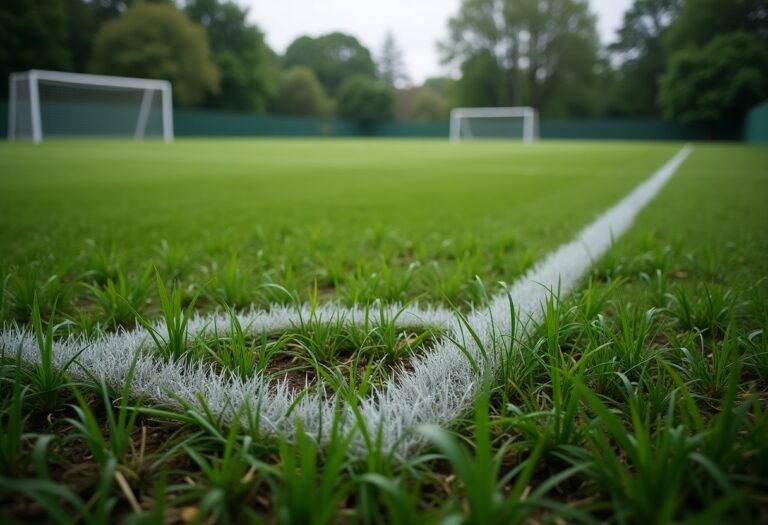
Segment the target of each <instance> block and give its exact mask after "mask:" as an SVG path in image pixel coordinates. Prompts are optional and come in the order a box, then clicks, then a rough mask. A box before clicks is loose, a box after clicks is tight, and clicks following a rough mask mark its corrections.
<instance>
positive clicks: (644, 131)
mask: <svg viewBox="0 0 768 525" xmlns="http://www.w3.org/2000/svg"><path fill="white" fill-rule="evenodd" d="M94 111H96V112H98V113H99V115H98V116H94V120H103V115H104V114H105V112H104V111H103V109H100V108H96V109H94V108H92V107H81V108H68V109H67V110H64V111H58V112H57V115H56V118H55V119H50V118H49V119H48V121H49V122H50V124H48V123H46V126H49V125H51V126H52V127H56V128H63V127H65V126H68V125H70V124H71V123H72V122H83V121H87V120H88V119H84V118H83V117H84V116H85V115H86V114H87V113H89V112H94ZM70 113H71V117H72V118H71V119H70V118H69V117H68V115H69V114H70ZM99 117H102V118H99ZM173 121H174V131H175V133H176V136H179V137H203V136H205V137H254V136H273V137H358V136H371V137H392V138H396V137H414V138H416V137H424V138H430V137H431V138H446V139H447V137H448V123H447V122H439V123H421V122H376V123H360V122H356V121H352V120H345V119H338V118H309V117H288V116H276V115H256V114H245V113H236V112H227V111H208V110H193V109H178V108H177V109H175V110H174V117H173ZM7 123H8V104H7V102H5V101H3V102H0V131H2V136H6V135H7ZM540 136H541V138H543V139H593V140H676V141H687V140H745V141H747V142H750V143H755V144H766V143H768V102H766V103H765V104H762V105H761V106H758V107H757V108H755V109H754V110H753V111H752V112H750V114H749V115H748V117H747V118H746V120H745V122H744V124H743V125H742V124H740V123H736V124H734V123H726V124H719V125H717V126H702V125H693V124H678V123H674V122H667V121H663V120H655V119H572V120H548V119H544V120H542V121H541V123H540Z"/></svg>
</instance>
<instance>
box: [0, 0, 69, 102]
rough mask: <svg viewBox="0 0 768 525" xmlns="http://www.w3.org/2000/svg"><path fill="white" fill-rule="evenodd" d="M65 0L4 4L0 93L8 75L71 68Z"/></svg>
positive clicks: (0, 26)
mask: <svg viewBox="0 0 768 525" xmlns="http://www.w3.org/2000/svg"><path fill="white" fill-rule="evenodd" d="M65 7H66V6H65V4H64V2H63V0H46V1H44V2H41V1H36V0H4V1H3V2H2V4H0V75H1V76H2V79H3V81H2V82H0V84H2V88H0V90H1V91H0V92H2V93H3V94H6V93H7V89H8V82H7V80H8V75H9V74H10V73H12V72H14V71H25V70H28V69H56V70H65V71H66V70H69V69H70V68H71V67H72V57H71V55H70V52H69V46H68V45H67V16H66V9H65Z"/></svg>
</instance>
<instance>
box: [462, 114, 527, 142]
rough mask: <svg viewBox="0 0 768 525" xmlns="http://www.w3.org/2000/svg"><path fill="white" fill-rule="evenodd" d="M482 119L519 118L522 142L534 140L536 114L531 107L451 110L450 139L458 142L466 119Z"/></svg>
mask: <svg viewBox="0 0 768 525" xmlns="http://www.w3.org/2000/svg"><path fill="white" fill-rule="evenodd" d="M475 118H478V119H484V118H487V119H488V118H521V119H523V141H524V142H526V143H532V142H534V141H535V140H536V134H537V129H536V128H537V126H536V121H537V119H538V113H537V112H536V110H535V109H534V108H531V107H498V108H493V107H491V108H454V109H453V110H451V122H450V139H451V142H460V141H461V136H462V121H464V120H466V119H475Z"/></svg>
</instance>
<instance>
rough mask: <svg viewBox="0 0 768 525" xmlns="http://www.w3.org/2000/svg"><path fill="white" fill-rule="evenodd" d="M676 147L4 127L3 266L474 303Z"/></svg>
mask: <svg viewBox="0 0 768 525" xmlns="http://www.w3.org/2000/svg"><path fill="white" fill-rule="evenodd" d="M679 147H680V145H676V144H663V145H661V144H642V143H640V144H626V143H551V144H550V143H542V144H537V145H534V146H532V147H527V146H524V145H520V144H514V143H505V142H492V143H475V144H461V145H451V144H448V143H447V142H444V141H395V140H391V141H375V140H333V141H332V140H184V139H181V140H177V141H176V142H175V143H174V144H171V145H166V144H161V143H152V142H148V143H132V142H98V141H93V142H75V141H72V142H70V141H61V142H50V143H44V144H42V145H39V146H34V145H30V144H2V145H0V158H2V171H1V172H0V265H2V268H4V271H5V273H6V274H14V275H17V274H19V273H20V272H21V273H25V272H26V273H29V272H33V273H34V274H35V276H34V278H35V279H37V280H40V281H45V280H46V279H48V278H49V277H51V276H53V275H56V276H58V279H59V280H60V281H61V282H60V283H58V284H63V285H65V284H66V283H67V282H70V281H74V280H78V279H81V278H82V276H83V275H88V274H89V272H90V275H91V276H93V275H96V277H97V280H101V281H106V279H107V278H113V279H115V280H117V275H116V274H117V271H118V269H119V271H120V272H123V273H125V274H126V276H127V277H129V278H130V277H131V276H136V275H138V274H141V273H142V272H143V271H144V270H145V269H146V267H147V265H148V264H151V265H155V266H157V268H158V269H159V270H160V271H161V273H162V274H163V276H164V277H166V278H169V279H174V280H176V281H179V282H181V283H182V284H184V285H185V286H199V287H204V288H206V289H207V290H209V291H211V290H214V291H215V289H217V287H218V288H221V283H220V281H221V280H223V279H224V280H226V279H229V280H232V279H235V276H233V275H229V274H227V275H225V274H226V272H227V268H229V269H230V270H232V271H234V270H233V268H235V267H236V269H237V272H238V273H239V275H238V276H237V279H239V281H238V282H239V283H240V285H239V288H240V289H241V290H240V292H239V293H237V294H235V295H236V297H233V296H232V295H233V294H232V293H229V294H228V295H229V297H224V300H225V301H226V302H230V303H235V305H236V306H246V305H247V304H250V303H256V304H260V305H262V306H265V305H266V304H268V303H269V302H270V301H273V300H275V299H276V298H275V297H274V296H273V295H274V294H270V293H266V292H265V291H264V288H263V286H262V285H263V284H265V283H272V284H278V285H280V286H283V287H285V288H287V289H289V290H297V291H299V292H300V293H302V294H304V293H305V292H306V291H307V290H308V289H309V288H310V287H311V286H313V284H314V283H315V282H316V283H317V284H318V287H319V288H320V290H321V292H322V294H323V295H324V296H329V297H336V298H338V299H340V300H342V301H344V302H347V303H350V302H355V301H370V300H373V299H375V298H383V299H386V300H391V301H396V300H400V301H402V300H408V299H412V298H414V297H421V298H422V299H424V300H427V301H436V302H440V301H444V300H446V299H447V300H450V301H452V302H455V303H466V302H472V301H477V300H479V295H478V292H477V290H476V287H475V285H474V284H473V283H475V282H476V281H475V277H476V276H479V277H480V278H481V279H482V280H483V281H484V282H485V283H487V284H489V285H492V284H493V283H495V282H497V281H505V282H510V281H512V280H514V278H516V277H517V276H519V275H520V274H521V273H522V272H523V271H524V270H525V269H527V268H529V267H530V266H531V265H532V264H533V263H534V262H535V261H536V260H537V259H539V258H540V257H541V256H542V255H544V254H545V253H546V252H547V251H549V250H551V249H553V248H555V247H556V246H558V245H559V244H560V243H562V242H564V241H566V240H568V239H569V238H570V237H571V236H572V235H573V234H574V233H575V232H576V231H577V230H578V229H579V228H580V227H582V226H583V225H585V224H587V223H589V222H590V221H591V220H592V219H593V218H594V217H595V216H596V214H598V213H599V212H600V211H601V210H604V209H605V208H607V207H609V206H610V205H612V204H613V203H614V202H616V201H617V200H618V199H619V198H620V197H622V196H623V195H625V194H626V193H627V192H629V191H630V189H632V188H633V187H634V186H635V185H637V184H638V183H639V182H640V181H642V180H643V179H645V178H646V177H648V176H649V175H651V174H652V173H653V172H654V171H655V170H656V169H657V168H658V167H660V166H661V165H662V164H663V163H664V162H665V161H666V160H667V159H668V158H669V157H671V156H672V155H673V154H674V153H675V152H676V151H677V150H678V149H679ZM230 273H231V272H230ZM86 279H87V277H86ZM230 284H231V283H230ZM74 295H77V293H76V292H75V293H74ZM209 295H212V296H213V295H217V294H216V293H213V292H212V293H211V294H209ZM220 295H221V294H219V295H218V296H220ZM218 296H217V297H218ZM202 304H203V303H201V305H202ZM62 306H64V307H65V308H67V307H68V305H62Z"/></svg>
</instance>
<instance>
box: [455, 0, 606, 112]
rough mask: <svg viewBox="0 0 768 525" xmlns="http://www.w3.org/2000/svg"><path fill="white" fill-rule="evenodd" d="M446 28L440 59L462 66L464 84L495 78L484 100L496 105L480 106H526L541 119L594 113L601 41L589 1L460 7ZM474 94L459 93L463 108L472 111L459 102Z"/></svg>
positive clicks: (484, 2)
mask: <svg viewBox="0 0 768 525" xmlns="http://www.w3.org/2000/svg"><path fill="white" fill-rule="evenodd" d="M448 27H449V33H450V34H449V38H448V40H447V41H446V42H444V43H442V44H441V48H442V52H443V59H444V61H446V62H453V63H461V64H464V65H463V67H462V70H463V73H464V78H463V79H462V82H465V83H466V86H482V85H484V84H485V82H486V80H483V79H486V78H489V77H488V76H487V75H490V78H491V79H493V81H492V82H493V84H492V86H493V87H492V88H491V87H487V88H486V91H487V90H488V89H492V91H491V93H487V94H486V96H489V95H491V94H492V95H494V96H496V97H499V98H498V99H496V100H493V99H491V98H488V99H486V104H485V105H515V106H519V105H529V106H533V107H535V108H537V109H539V110H540V111H541V113H542V114H543V115H545V116H585V115H589V114H591V113H593V112H594V107H595V104H596V101H597V97H596V94H595V93H594V92H593V91H592V88H593V87H594V85H595V81H596V74H595V66H596V65H597V62H598V47H599V42H598V38H597V31H596V29H595V17H594V15H592V13H591V12H590V11H589V5H588V4H587V2H580V1H575V0H531V1H526V2H518V1H514V0H504V1H500V2H494V1H489V0H464V1H463V2H462V3H461V7H460V8H459V13H458V14H457V15H456V16H455V17H453V18H451V19H450V21H449V23H448ZM477 57H483V58H477ZM468 61H471V62H468ZM494 63H495V64H496V67H494ZM475 75H478V77H479V78H477V79H476V78H474V77H475ZM501 79H503V80H501ZM473 89H474V88H470V87H466V88H465V89H463V90H460V96H459V102H460V104H462V105H470V104H469V103H470V102H471V101H469V100H465V98H464V97H466V96H467V95H470V94H472V92H473ZM490 102H496V103H493V104H489V103H490Z"/></svg>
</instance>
